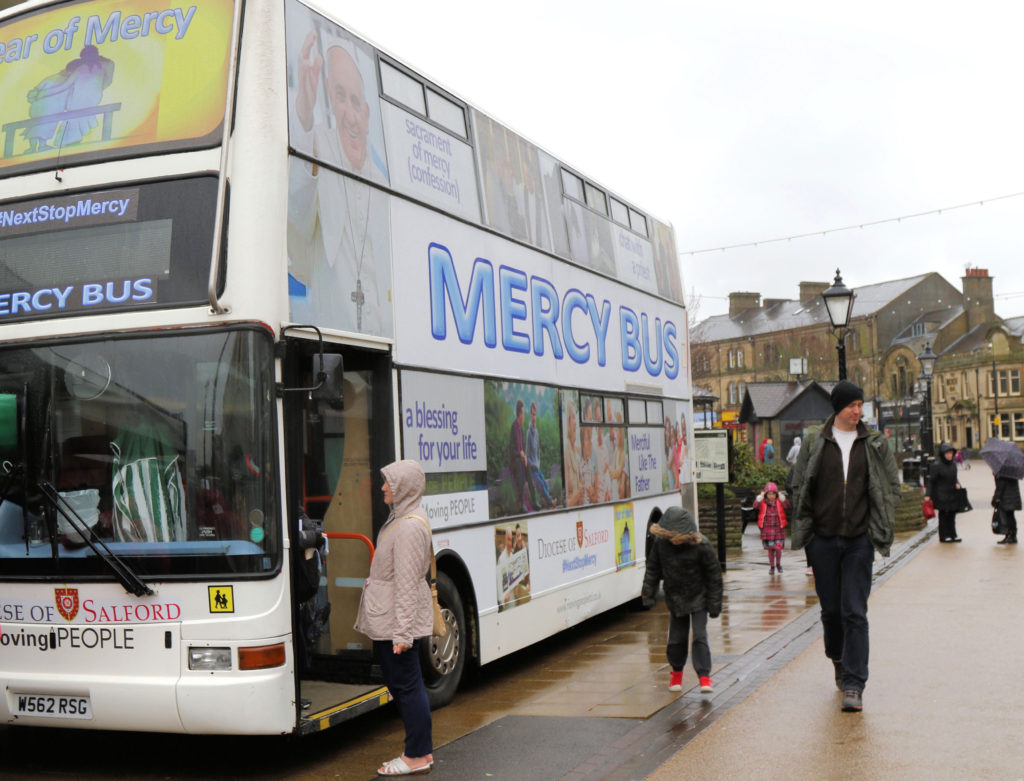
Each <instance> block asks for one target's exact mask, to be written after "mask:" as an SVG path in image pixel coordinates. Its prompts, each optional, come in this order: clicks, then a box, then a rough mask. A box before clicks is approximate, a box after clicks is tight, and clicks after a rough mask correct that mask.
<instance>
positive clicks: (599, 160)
mask: <svg viewBox="0 0 1024 781" xmlns="http://www.w3.org/2000/svg"><path fill="white" fill-rule="evenodd" d="M318 1H319V4H320V5H323V6H326V7H331V6H332V4H333V6H334V7H336V8H338V9H339V13H340V15H341V19H342V20H343V21H344V22H345V23H346V24H347V25H348V26H349V27H350V28H351V29H353V30H354V31H355V32H357V33H361V34H363V35H364V36H365V37H367V38H368V39H369V40H370V41H371V42H373V43H375V44H377V45H378V46H380V47H381V48H382V49H384V50H386V51H388V52H390V53H391V54H393V55H395V56H396V57H398V58H399V59H400V60H402V61H404V62H406V63H407V64H408V65H409V66H411V67H413V68H414V69H415V70H417V71H419V72H420V73H422V74H423V75H425V76H427V77H428V78H431V79H433V80H434V81H436V82H438V83H439V84H440V85H441V86H443V87H445V88H447V89H449V90H450V91H452V92H453V93H455V94H456V95H458V96H460V97H462V98H463V99H465V100H467V101H468V102H470V103H472V104H474V105H476V106H478V107H479V108H481V109H482V110H484V111H485V112H487V113H489V114H491V115H492V116H494V117H495V118H497V119H498V120H500V121H502V122H503V123H504V124H506V125H509V126H510V127H512V128H513V129H514V130H516V131H518V132H519V133H521V134H522V135H524V136H526V137H527V138H528V139H530V140H531V141H533V142H534V143H536V144H538V145H539V146H541V147H543V148H545V149H547V150H548V151H549V152H551V153H552V154H553V155H555V156H556V157H558V158H560V159H562V160H563V161H565V162H566V163H569V164H571V165H573V166H574V167H576V168H578V169H579V170H580V171H582V172H583V173H584V174H586V175H588V176H590V177H591V178H593V179H594V180H596V181H597V182H599V183H600V184H602V185H603V186H605V187H607V188H608V189H609V190H612V191H614V192H616V193H618V194H619V195H620V196H622V197H623V198H625V199H626V200H628V201H630V202H632V203H634V204H635V205H637V206H638V207H640V208H641V209H643V210H645V211H648V212H649V213H651V214H653V215H655V216H656V217H658V218H660V219H662V220H666V221H669V222H671V223H672V224H673V225H674V227H675V231H676V242H677V245H678V249H679V251H680V264H681V268H682V273H683V285H684V288H685V290H686V295H687V300H688V302H689V303H690V305H691V306H693V307H696V315H697V318H698V319H703V318H705V317H708V316H710V315H716V314H723V313H726V312H727V311H728V299H727V297H728V294H729V292H730V291H734V290H753V291H758V292H760V293H761V294H762V296H767V297H770V298H795V297H796V296H797V285H798V283H799V282H800V281H801V280H820V281H831V279H832V277H833V276H834V272H835V269H836V267H839V268H840V269H841V270H842V274H843V280H844V281H845V282H846V284H847V285H848V286H850V287H857V286H859V285H866V284H873V283H876V282H882V281H885V280H889V279H899V278H902V277H907V276H912V275H915V274H920V273H924V272H928V271H938V272H939V273H941V274H942V275H943V276H944V277H945V278H946V279H947V280H948V281H949V282H950V283H951V284H953V285H954V286H956V287H957V288H958V289H959V288H960V277H962V276H963V273H964V269H965V268H966V267H967V266H968V265H971V266H977V267H981V268H987V269H988V270H989V273H990V274H991V275H992V276H993V277H994V278H995V283H994V288H995V293H996V312H997V314H999V315H1001V316H1003V317H1014V316H1018V315H1024V262H1022V261H1024V195H1021V196H1018V197H1012V198H1003V199H1002V200H992V201H989V199H996V198H999V197H1001V196H1007V195H1012V194H1015V193H1018V192H1024V175H1022V174H1024V154H1022V143H1024V89H1022V79H1024V45H1022V44H1021V35H1022V33H1021V31H1022V29H1024V3H1018V2H1015V1H1014V0H1005V1H1004V2H994V1H993V0H975V2H971V3H967V2H959V3H954V2H946V1H944V0H939V1H938V2H934V1H933V2H916V1H915V2H909V1H906V0H904V1H901V0H885V1H876V0H867V1H866V2H860V3H856V4H849V3H843V4H837V3H823V2H820V0H819V1H818V2H797V1H796V0H778V1H777V2H771V3H768V2H763V1H760V2H749V1H747V0H741V1H739V2H728V1H727V0H715V1H714V2H697V1H696V0H671V1H670V2H660V1H659V2H656V1H655V0H631V2H621V0H619V1H618V2H607V1H606V0H585V1H584V0H546V1H545V2H539V1H538V0H517V2H515V3H500V4H492V3H483V2H480V0H446V1H445V2H440V3H434V2H428V3H424V2H407V1H406V0H383V1H382V2H369V1H367V2H362V3H349V2H345V3H344V4H342V3H341V2H340V0H318ZM978 201H988V202H987V203H985V205H982V206H977V205H971V206H964V208H960V209H952V210H949V209H946V207H952V206H960V205H962V204H974V203H976V202H978ZM937 209H946V210H944V211H943V212H942V213H941V214H928V215H926V216H920V217H914V218H910V219H902V220H900V221H898V222H897V221H892V222H885V223H884V224H881V225H877V226H874V227H864V228H856V229H854V230H835V229H838V228H845V227H847V226H850V225H860V224H864V223H871V222H878V221H883V220H889V219H892V218H898V217H907V216H909V215H914V214H919V213H922V212H932V211H934V210H937ZM825 231H832V232H829V233H828V234H827V235H824V236H822V235H820V234H821V233H822V232H825ZM806 233H815V234H819V235H815V236H813V237H811V238H802V239H793V240H790V241H782V242H770V243H766V244H761V245H760V246H757V247H749V248H740V249H732V250H727V251H724V252H721V251H716V252H711V253H699V254H690V253H691V252H693V251H695V250H704V249H708V248H718V247H725V246H730V245H736V244H745V243H748V242H764V241H769V240H772V239H777V238H783V237H789V236H797V235H800V234H806Z"/></svg>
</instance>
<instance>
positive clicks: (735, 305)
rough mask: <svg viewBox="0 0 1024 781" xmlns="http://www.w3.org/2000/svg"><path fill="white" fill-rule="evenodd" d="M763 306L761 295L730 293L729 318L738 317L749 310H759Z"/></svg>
mask: <svg viewBox="0 0 1024 781" xmlns="http://www.w3.org/2000/svg"><path fill="white" fill-rule="evenodd" d="M760 306H761V294H760V293H730V294H729V317H736V315H738V314H740V313H741V312H745V311H746V310H748V309H757V308H758V307H760Z"/></svg>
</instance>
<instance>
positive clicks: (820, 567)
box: [792, 380, 900, 712]
mask: <svg viewBox="0 0 1024 781" xmlns="http://www.w3.org/2000/svg"><path fill="white" fill-rule="evenodd" d="M830 398H831V402H832V409H833V410H834V411H835V413H834V414H833V415H832V417H830V418H829V419H828V420H826V421H825V424H824V426H822V428H821V429H820V431H818V432H814V433H808V434H807V436H806V437H805V438H804V442H803V446H802V447H801V448H800V457H799V458H798V459H797V462H796V467H795V468H794V469H793V491H794V493H795V496H796V501H795V502H794V506H793V528H792V542H793V549H794V550H799V549H801V548H803V547H806V548H807V558H808V561H810V563H811V566H812V567H813V568H814V589H815V591H816V592H817V594H818V602H819V604H820V605H821V624H822V628H823V629H824V640H825V655H826V656H828V658H829V659H831V660H832V664H833V666H834V668H835V681H836V686H837V687H838V688H839V690H840V691H842V693H843V700H842V706H841V707H842V709H843V710H844V711H848V712H859V711H861V710H863V707H864V705H863V693H864V686H865V684H866V683H867V680H868V595H869V594H870V593H871V564H872V561H873V559H874V551H878V552H879V553H881V554H882V555H883V556H888V555H889V549H890V548H891V547H892V540H893V534H894V526H895V516H896V502H897V501H898V498H899V495H900V477H899V472H898V471H897V469H896V459H895V457H894V456H893V454H892V449H891V448H890V447H889V445H888V444H887V443H886V441H885V436H884V435H883V434H882V433H880V432H878V431H874V430H871V429H869V428H868V427H867V426H865V425H864V424H863V423H862V422H861V419H860V418H861V415H862V414H863V410H864V392H863V391H862V390H861V389H860V388H859V387H857V386H856V385H854V384H853V383H852V382H850V381H848V380H840V381H839V382H838V383H836V385H835V387H834V388H833V389H832V393H831V397H830Z"/></svg>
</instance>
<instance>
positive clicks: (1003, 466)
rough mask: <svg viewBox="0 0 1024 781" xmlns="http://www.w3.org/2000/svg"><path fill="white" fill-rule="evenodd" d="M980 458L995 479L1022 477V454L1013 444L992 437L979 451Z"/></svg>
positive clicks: (1023, 454)
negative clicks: (983, 460)
mask: <svg viewBox="0 0 1024 781" xmlns="http://www.w3.org/2000/svg"><path fill="white" fill-rule="evenodd" d="M981 457H982V458H983V459H985V463H986V464H988V465H989V468H990V469H991V470H992V474H994V475H995V476H996V477H1012V478H1013V479H1014V480H1020V479H1021V478H1022V477H1024V452H1021V449H1020V448H1019V447H1017V446H1016V445H1015V444H1013V442H1007V441H1006V440H1003V439H999V438H998V437H992V438H991V439H990V440H989V441H988V442H986V443H985V447H983V448H982V449H981Z"/></svg>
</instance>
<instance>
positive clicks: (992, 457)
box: [981, 437, 1024, 545]
mask: <svg viewBox="0 0 1024 781" xmlns="http://www.w3.org/2000/svg"><path fill="white" fill-rule="evenodd" d="M981 457H982V458H983V459H985V463H986V464H988V465H989V467H991V469H992V474H993V475H994V476H995V479H996V490H995V493H994V494H992V506H993V507H994V508H995V509H996V511H997V512H998V513H999V517H1000V518H1001V520H1002V525H1003V528H1004V529H1005V532H1004V533H1005V534H1006V536H1005V537H1003V539H1001V540H999V541H998V544H999V545H1016V544H1017V519H1016V518H1014V516H1013V513H1014V511H1015V510H1019V509H1021V502H1020V486H1019V485H1018V484H1017V481H1018V480H1020V479H1021V477H1024V453H1022V452H1021V449H1020V448H1019V447H1017V445H1015V444H1014V443H1013V442H1006V441H1004V440H1001V439H997V438H996V437H992V439H990V440H989V441H988V442H986V443H985V447H983V448H982V449H981Z"/></svg>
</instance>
